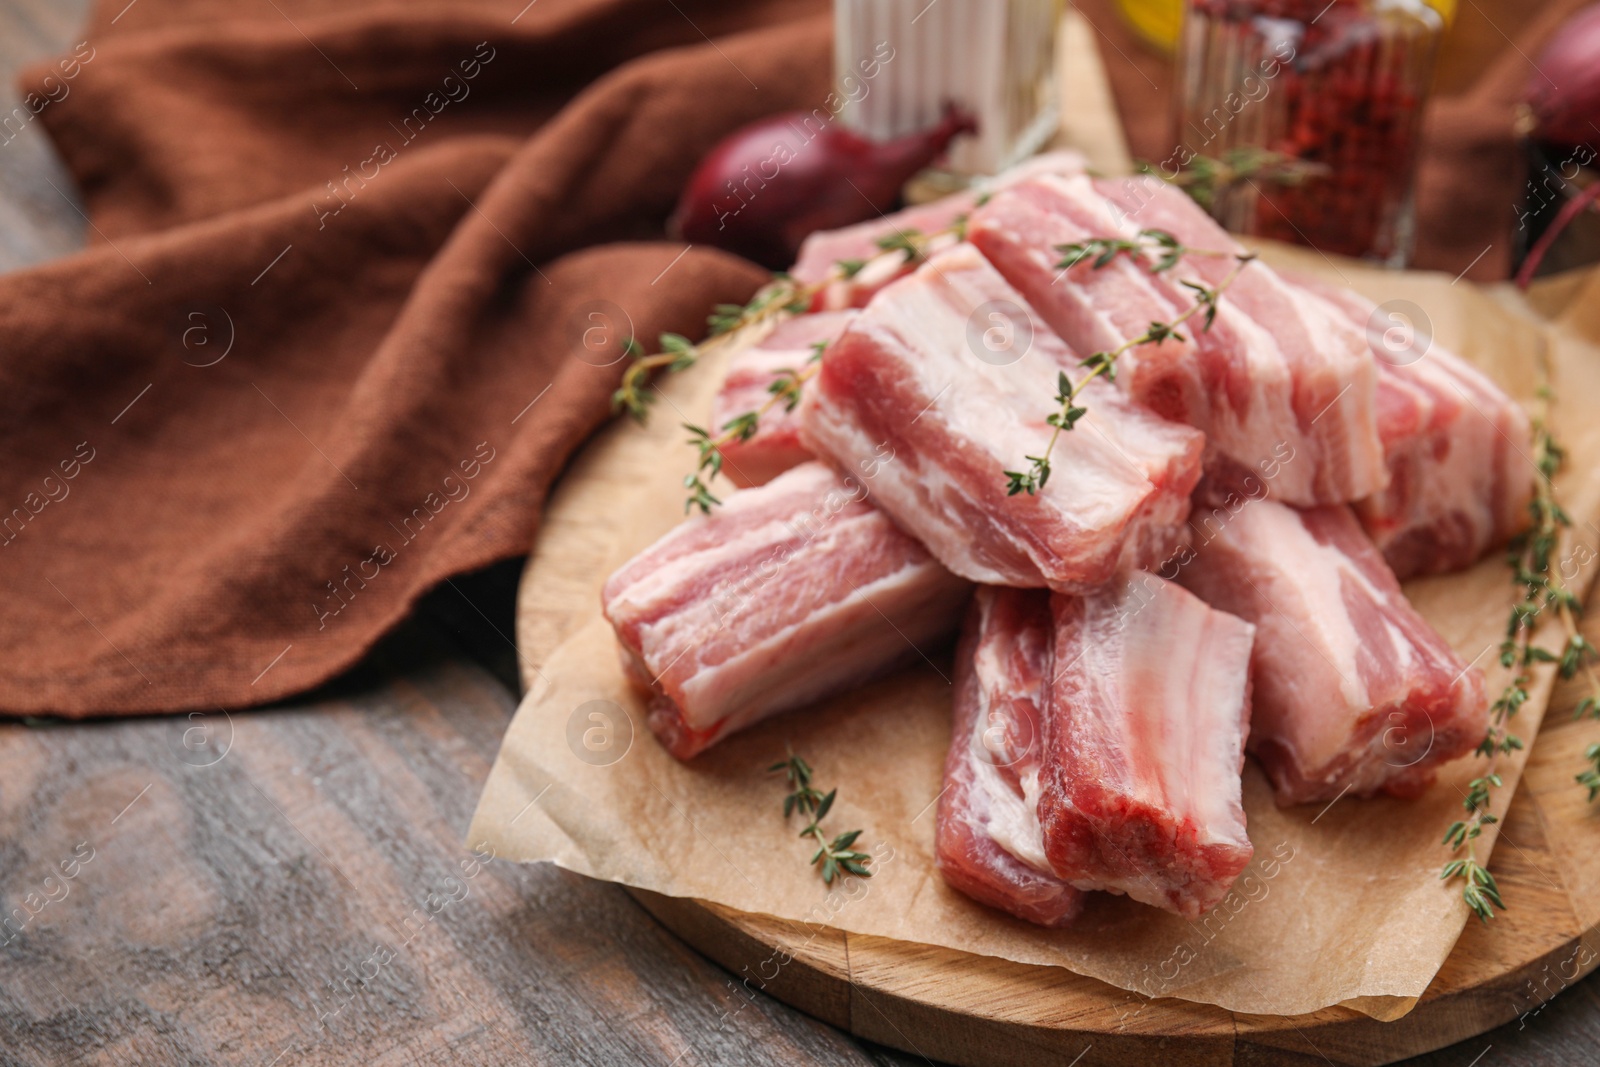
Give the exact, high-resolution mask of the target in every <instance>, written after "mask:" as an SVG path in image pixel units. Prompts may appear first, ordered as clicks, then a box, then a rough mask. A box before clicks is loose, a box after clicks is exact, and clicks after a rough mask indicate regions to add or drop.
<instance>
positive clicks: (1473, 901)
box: [1439, 389, 1600, 922]
mask: <svg viewBox="0 0 1600 1067" xmlns="http://www.w3.org/2000/svg"><path fill="white" fill-rule="evenodd" d="M1540 398H1541V401H1542V404H1543V409H1542V410H1541V411H1540V413H1539V415H1538V417H1537V418H1536V419H1535V420H1534V423H1533V438H1534V450H1535V452H1536V453H1537V455H1538V459H1537V461H1536V465H1537V466H1538V470H1539V476H1538V478H1537V479H1536V480H1535V482H1534V493H1533V498H1532V499H1531V500H1530V501H1529V502H1528V513H1529V516H1530V518H1531V519H1532V522H1531V523H1530V525H1529V527H1528V529H1527V530H1525V531H1524V532H1523V533H1521V534H1519V535H1518V536H1517V537H1516V538H1514V539H1513V540H1512V542H1511V545H1510V546H1509V548H1508V549H1507V551H1506V563H1507V565H1508V566H1510V568H1511V573H1512V581H1513V583H1514V584H1515V585H1516V586H1517V587H1518V588H1519V589H1520V590H1521V594H1522V595H1521V597H1520V598H1519V599H1518V600H1517V602H1516V603H1515V604H1513V605H1512V607H1511V614H1510V616H1509V618H1508V619H1507V620H1506V633H1505V638H1504V639H1503V640H1502V641H1501V643H1500V665H1501V666H1502V667H1505V668H1506V669H1508V670H1512V671H1514V672H1515V673H1514V674H1513V675H1512V678H1511V680H1510V681H1509V682H1507V683H1506V686H1505V688H1504V689H1503V690H1501V692H1500V695H1499V696H1498V697H1497V698H1496V699H1495V702H1494V703H1493V704H1491V705H1490V706H1489V729H1488V731H1487V732H1486V733H1485V734H1484V738H1483V740H1482V741H1480V742H1479V743H1478V748H1477V754H1478V755H1480V756H1483V757H1486V758H1487V760H1488V764H1487V766H1486V767H1485V768H1484V772H1483V774H1482V775H1480V776H1479V777H1477V778H1474V779H1473V780H1472V781H1471V782H1469V783H1468V784H1467V795H1466V797H1465V798H1464V799H1463V800H1462V802H1461V806H1462V809H1463V810H1464V811H1465V812H1466V817H1465V818H1463V819H1459V820H1457V821H1456V822H1453V823H1451V824H1450V828H1449V829H1448V830H1446V831H1445V835H1444V844H1445V845H1447V846H1449V848H1450V850H1451V852H1452V853H1456V854H1457V856H1456V858H1455V859H1452V860H1450V861H1449V862H1448V863H1446V864H1445V865H1444V869H1443V870H1441V871H1440V872H1439V878H1440V879H1441V880H1443V881H1452V880H1456V879H1459V880H1460V881H1461V883H1462V888H1461V896H1462V899H1463V900H1464V901H1465V902H1466V904H1467V907H1469V908H1471V909H1472V913H1473V914H1474V915H1476V916H1477V917H1478V918H1479V919H1480V920H1482V921H1484V922H1488V921H1489V920H1490V919H1492V918H1493V917H1494V909H1496V908H1499V909H1500V910H1501V911H1504V910H1505V907H1506V905H1505V901H1504V900H1503V899H1502V898H1501V896H1500V889H1499V887H1498V886H1497V885H1496V884H1495V880H1494V875H1492V874H1490V873H1489V871H1488V869H1487V868H1486V867H1484V866H1483V865H1482V864H1481V863H1480V862H1479V861H1478V856H1477V844H1476V843H1477V840H1478V838H1479V837H1480V836H1481V835H1482V834H1483V830H1484V827H1486V826H1492V825H1494V824H1495V823H1496V822H1498V821H1499V820H1498V819H1497V818H1496V816H1495V815H1494V814H1492V813H1491V812H1490V810H1489V807H1490V801H1491V796H1492V792H1493V790H1495V789H1498V788H1500V787H1501V786H1502V785H1503V784H1504V782H1503V780H1502V779H1501V777H1500V774H1499V771H1498V765H1499V761H1500V760H1501V759H1502V758H1504V757H1506V756H1509V755H1510V754H1511V753H1513V752H1516V751H1518V750H1520V749H1521V748H1522V747H1523V743H1522V739H1521V738H1519V737H1517V736H1516V735H1515V734H1513V733H1511V732H1510V723H1511V720H1512V719H1513V718H1515V717H1516V715H1517V712H1518V711H1519V710H1521V708H1522V706H1523V705H1524V704H1526V703H1527V702H1528V700H1529V699H1530V694H1529V692H1528V686H1529V685H1530V684H1531V683H1532V681H1533V668H1534V667H1535V665H1537V664H1540V663H1554V664H1556V665H1557V671H1558V672H1559V673H1560V674H1561V676H1562V677H1564V678H1571V677H1572V676H1573V675H1575V674H1576V673H1577V672H1578V670H1580V669H1586V670H1589V671H1590V678H1591V679H1593V678H1594V673H1593V671H1592V669H1590V661H1591V658H1592V656H1593V654H1594V650H1593V648H1592V647H1591V646H1590V644H1589V642H1588V641H1587V640H1586V639H1585V638H1584V637H1583V636H1582V635H1581V634H1580V633H1578V630H1577V619H1578V617H1579V616H1580V615H1581V613H1582V610H1583V608H1582V604H1581V603H1580V602H1579V600H1578V597H1577V594H1575V593H1574V592H1573V591H1572V590H1571V589H1570V588H1569V587H1568V586H1567V585H1566V583H1565V582H1564V581H1563V580H1562V579H1561V576H1560V574H1559V569H1557V570H1552V569H1551V566H1550V561H1551V558H1552V557H1553V556H1554V555H1555V552H1556V550H1557V548H1558V547H1559V545H1560V542H1561V536H1562V531H1563V530H1565V529H1567V528H1568V527H1570V526H1571V525H1572V520H1571V518H1570V517H1569V516H1568V515H1567V513H1566V511H1565V510H1564V509H1563V508H1562V507H1561V504H1560V502H1559V501H1557V499H1556V495H1555V481H1554V479H1555V476H1556V473H1557V472H1558V471H1559V470H1560V469H1561V463H1562V461H1563V459H1564V458H1565V453H1563V451H1562V449H1561V446H1560V445H1559V444H1557V443H1556V439H1555V436H1554V435H1553V434H1552V433H1551V432H1550V428H1549V424H1548V405H1549V391H1548V389H1544V390H1541V391H1540ZM1547 613H1554V614H1556V615H1558V616H1559V617H1560V618H1561V619H1562V620H1563V621H1564V622H1565V624H1566V626H1567V638H1566V641H1565V642H1564V643H1563V645H1562V649H1561V651H1560V652H1559V653H1554V652H1550V651H1549V650H1547V649H1545V648H1541V647H1540V646H1538V645H1536V644H1534V638H1535V636H1536V635H1537V633H1538V630H1539V626H1540V624H1541V623H1542V622H1543V620H1544V618H1545V616H1546V614H1547ZM1595 692H1596V694H1597V695H1600V683H1597V685H1596V688H1595ZM1586 704H1588V702H1587V701H1586V702H1584V703H1580V704H1579V705H1578V707H1579V714H1583V713H1584V711H1585V710H1586V709H1585V705H1586ZM1589 706H1590V707H1594V706H1595V705H1593V704H1590V705H1589ZM1595 757H1600V752H1597V753H1596V754H1595ZM1596 772H1600V766H1597V767H1596ZM1578 781H1579V782H1580V783H1581V784H1584V785H1590V784H1591V783H1590V782H1589V781H1588V780H1586V775H1579V776H1578ZM1597 787H1600V777H1597V778H1596V780H1595V781H1594V783H1593V785H1592V786H1591V790H1590V798H1591V799H1593V797H1594V795H1595V793H1596V792H1600V788H1597Z"/></svg>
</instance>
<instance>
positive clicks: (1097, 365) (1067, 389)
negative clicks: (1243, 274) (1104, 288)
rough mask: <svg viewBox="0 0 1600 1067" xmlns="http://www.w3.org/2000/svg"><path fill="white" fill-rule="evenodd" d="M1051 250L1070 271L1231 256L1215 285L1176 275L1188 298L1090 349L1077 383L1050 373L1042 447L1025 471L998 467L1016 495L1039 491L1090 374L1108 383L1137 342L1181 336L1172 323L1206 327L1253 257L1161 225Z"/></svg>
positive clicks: (1082, 411) (1156, 268)
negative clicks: (1123, 336)
mask: <svg viewBox="0 0 1600 1067" xmlns="http://www.w3.org/2000/svg"><path fill="white" fill-rule="evenodd" d="M1056 251H1058V252H1060V253H1061V254H1062V259H1061V262H1059V263H1057V264H1056V266H1057V267H1058V268H1059V269H1061V270H1070V269H1072V268H1073V267H1075V266H1077V265H1078V264H1079V263H1082V262H1084V261H1086V260H1093V263H1094V269H1095V270H1102V269H1104V268H1105V267H1108V266H1110V265H1111V263H1112V261H1114V260H1115V259H1116V258H1117V257H1118V256H1119V255H1125V256H1128V257H1129V258H1130V259H1132V260H1133V261H1134V262H1136V263H1138V264H1140V265H1142V266H1144V267H1145V268H1146V269H1147V270H1149V272H1150V273H1151V274H1159V273H1160V272H1162V271H1165V270H1170V269H1172V268H1173V267H1175V266H1177V264H1178V263H1179V261H1181V260H1182V259H1183V257H1184V256H1191V255H1199V256H1228V257H1230V258H1232V259H1233V260H1234V264H1233V269H1232V270H1230V271H1229V272H1228V273H1227V275H1225V276H1224V277H1223V279H1222V281H1220V282H1218V283H1217V285H1216V286H1215V287H1208V286H1205V285H1202V284H1201V283H1199V282H1192V281H1188V280H1186V279H1180V280H1179V284H1180V285H1182V286H1183V287H1184V288H1185V289H1188V290H1190V291H1191V292H1193V293H1194V301H1193V303H1191V304H1190V305H1189V306H1188V307H1187V308H1185V309H1184V310H1183V311H1182V312H1180V313H1179V314H1178V315H1177V316H1175V317H1174V318H1173V319H1172V320H1171V321H1168V322H1152V323H1151V324H1150V328H1149V329H1147V330H1145V332H1144V333H1141V334H1139V335H1138V336H1137V337H1130V338H1128V339H1127V340H1126V341H1123V342H1122V343H1121V344H1119V345H1118V346H1117V347H1115V348H1113V349H1111V350H1109V351H1106V352H1095V353H1092V354H1091V355H1089V356H1088V357H1086V358H1085V359H1082V360H1080V361H1079V366H1082V367H1086V368H1088V371H1089V373H1088V374H1086V375H1084V376H1083V377H1082V378H1080V379H1079V380H1078V381H1077V382H1073V380H1072V379H1071V378H1070V377H1069V376H1068V375H1067V373H1066V372H1065V371H1061V372H1059V373H1058V374H1057V376H1056V395H1055V402H1056V404H1057V405H1058V410H1056V411H1054V412H1052V413H1051V414H1050V415H1049V416H1048V417H1047V418H1046V419H1045V422H1046V423H1048V424H1049V425H1050V427H1051V431H1050V440H1049V441H1048V442H1046V444H1045V447H1044V451H1043V453H1041V454H1040V455H1037V456H1025V457H1024V458H1025V459H1027V460H1028V464H1029V465H1028V469H1027V470H1026V471H1012V470H1008V471H1005V472H1003V473H1004V474H1005V476H1006V494H1007V495H1008V496H1016V495H1017V494H1018V493H1027V494H1028V495H1029V496H1032V495H1033V494H1035V493H1038V492H1041V491H1043V489H1044V487H1045V485H1046V484H1047V483H1048V482H1049V481H1050V472H1051V469H1052V468H1051V465H1050V454H1051V453H1052V452H1054V451H1055V447H1056V442H1057V441H1058V440H1060V438H1061V433H1062V431H1064V430H1071V429H1073V428H1075V427H1076V426H1077V424H1078V420H1079V419H1081V418H1083V416H1085V415H1087V414H1088V413H1089V410H1088V408H1085V407H1083V406H1082V405H1081V404H1079V403H1078V398H1079V397H1081V396H1082V395H1083V391H1084V389H1085V388H1087V387H1088V385H1089V383H1090V382H1092V381H1094V380H1095V379H1096V378H1099V377H1102V376H1103V377H1104V378H1105V379H1106V381H1108V382H1114V381H1116V380H1117V360H1119V359H1120V358H1122V356H1123V355H1124V354H1125V353H1127V352H1128V351H1129V350H1130V349H1134V348H1137V347H1139V346H1140V345H1148V344H1156V343H1158V342H1161V341H1165V340H1168V339H1169V338H1170V339H1172V340H1176V341H1182V340H1186V338H1185V337H1184V335H1183V334H1182V333H1181V332H1180V331H1179V329H1178V327H1180V326H1182V325H1183V324H1184V323H1186V322H1188V321H1189V320H1190V319H1192V318H1194V317H1195V316H1196V315H1201V316H1202V317H1203V320H1204V321H1203V324H1202V326H1201V327H1200V328H1201V330H1203V331H1204V330H1209V329H1211V326H1212V324H1213V323H1214V322H1216V319H1217V306H1218V303H1219V302H1220V301H1221V299H1222V294H1223V293H1224V292H1225V291H1226V290H1227V289H1228V287H1229V286H1231V285H1232V284H1233V283H1234V281H1235V280H1236V279H1237V278H1238V277H1239V272H1240V271H1242V270H1244V268H1245V267H1246V266H1247V265H1248V264H1249V263H1250V262H1251V261H1253V260H1254V259H1255V258H1256V256H1255V253H1254V252H1230V251H1218V250H1214V249H1204V248H1190V247H1189V246H1187V245H1185V244H1183V243H1181V242H1180V241H1179V240H1178V239H1177V238H1176V237H1174V236H1173V235H1172V234H1170V233H1167V232H1166V231H1164V230H1140V231H1139V235H1138V237H1137V238H1134V239H1122V238H1100V237H1096V238H1091V239H1089V240H1087V241H1081V242H1079V243H1077V244H1069V245H1057V246H1056ZM1156 253H1159V258H1158V259H1156V260H1155V261H1154V262H1151V260H1150V256H1151V255H1152V254H1156Z"/></svg>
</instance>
